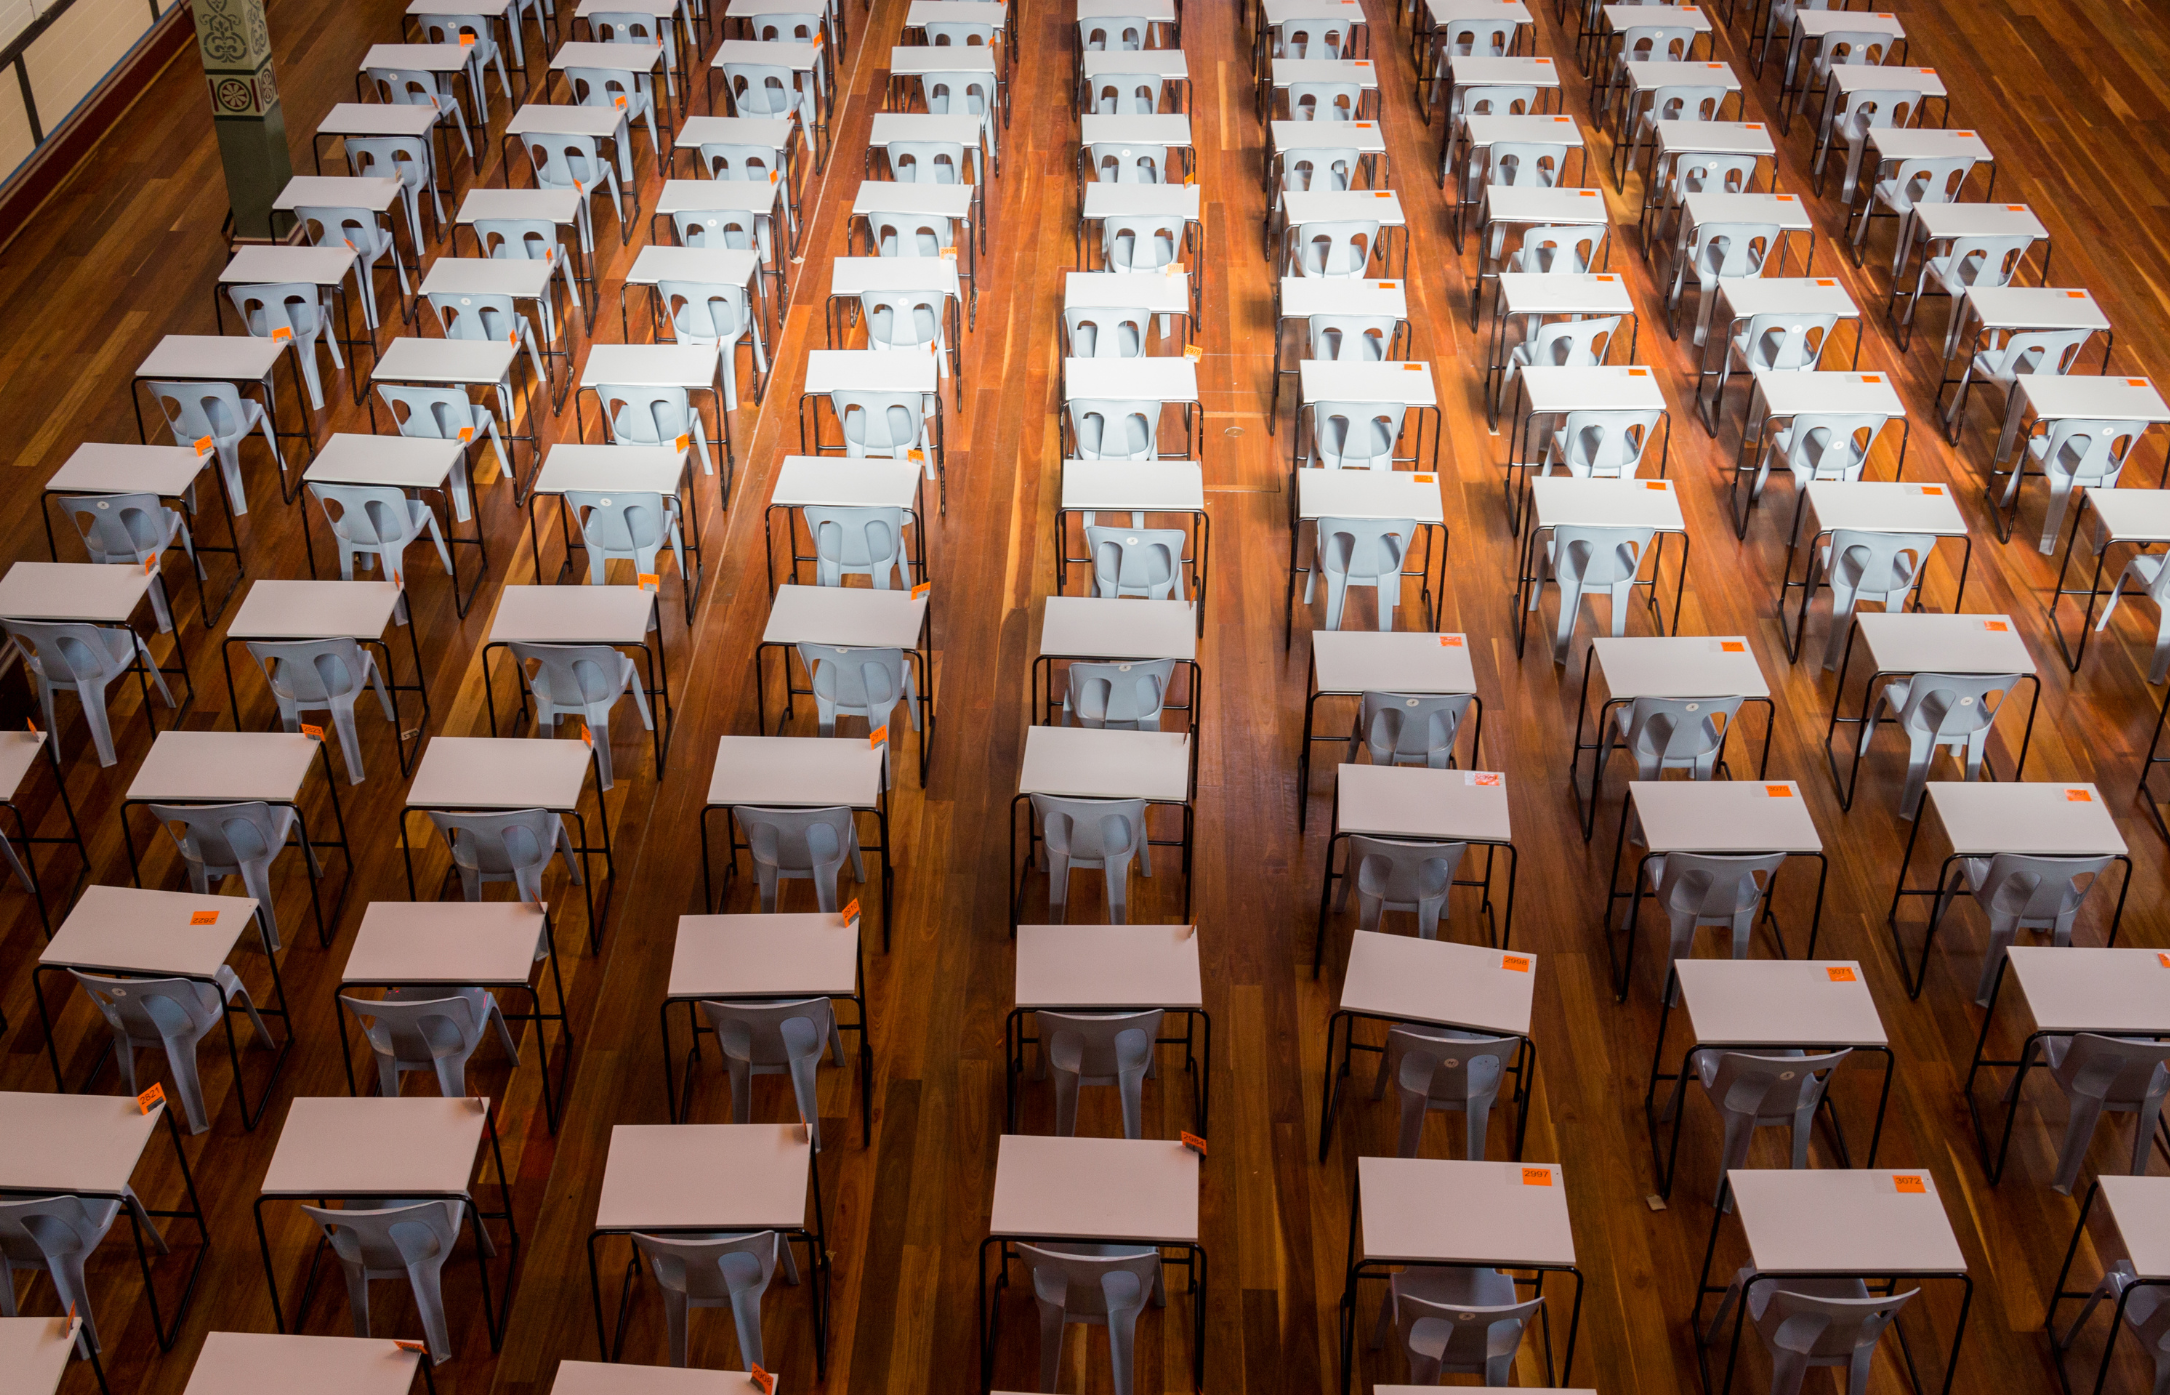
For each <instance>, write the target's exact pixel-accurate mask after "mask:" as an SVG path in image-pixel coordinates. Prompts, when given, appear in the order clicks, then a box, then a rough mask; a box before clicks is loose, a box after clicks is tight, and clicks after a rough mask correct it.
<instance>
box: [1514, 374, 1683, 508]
mask: <svg viewBox="0 0 2170 1395" xmlns="http://www.w3.org/2000/svg"><path fill="white" fill-rule="evenodd" d="M1539 362H1540V363H1543V362H1544V360H1542V359H1540V360H1539ZM1663 415H1664V412H1663V411H1661V410H1660V409H1658V408H1654V407H1653V408H1647V409H1633V408H1603V409H1596V410H1590V411H1582V412H1569V413H1568V414H1567V419H1566V420H1565V421H1563V422H1561V423H1560V434H1559V437H1558V440H1559V442H1560V454H1561V458H1562V459H1563V460H1564V461H1565V463H1566V465H1567V469H1568V471H1569V472H1570V473H1572V474H1574V475H1577V476H1579V477H1581V478H1584V479H1632V478H1633V477H1634V475H1635V472H1636V471H1637V470H1638V469H1640V468H1642V463H1643V453H1644V452H1645V451H1647V450H1649V449H1650V439H1651V437H1652V436H1653V435H1655V434H1656V432H1657V426H1658V418H1659V417H1661V416H1663Z"/></svg>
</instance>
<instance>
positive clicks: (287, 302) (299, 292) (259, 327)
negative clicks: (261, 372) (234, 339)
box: [226, 283, 324, 339]
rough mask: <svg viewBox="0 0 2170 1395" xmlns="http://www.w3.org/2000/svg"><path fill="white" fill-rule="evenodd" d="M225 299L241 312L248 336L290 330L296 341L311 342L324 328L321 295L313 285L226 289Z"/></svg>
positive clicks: (263, 336) (269, 335)
mask: <svg viewBox="0 0 2170 1395" xmlns="http://www.w3.org/2000/svg"><path fill="white" fill-rule="evenodd" d="M226 298H227V299H228V300H231V301H232V302H233V306H234V309H235V310H237V311H239V312H240V315H241V322H242V323H243V324H245V325H247V326H248V329H249V333H251V334H253V335H255V336H256V337H257V338H259V339H268V338H270V337H271V336H272V335H273V334H274V333H276V332H277V331H279V330H282V329H285V330H291V331H293V334H294V337H295V338H297V339H313V338H315V337H316V335H317V332H318V331H319V330H320V329H321V328H322V327H323V323H324V319H323V304H322V292H321V291H319V290H318V289H317V288H316V287H315V286H311V285H303V284H299V283H295V284H290V285H276V286H274V285H262V286H228V287H227V288H226Z"/></svg>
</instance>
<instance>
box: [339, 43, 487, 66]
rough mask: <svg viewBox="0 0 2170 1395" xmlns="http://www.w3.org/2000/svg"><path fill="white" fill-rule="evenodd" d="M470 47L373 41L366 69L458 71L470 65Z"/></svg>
mask: <svg viewBox="0 0 2170 1395" xmlns="http://www.w3.org/2000/svg"><path fill="white" fill-rule="evenodd" d="M467 59H468V50H467V47H466V46H465V45H462V44H371V45H370V46H369V52H368V53H367V54H364V55H363V57H362V62H361V67H362V69H363V70H364V71H367V70H369V69H371V68H411V69H420V70H421V71H423V72H425V73H456V72H458V71H459V70H460V69H462V68H464V67H466V66H467Z"/></svg>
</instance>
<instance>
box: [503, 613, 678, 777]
mask: <svg viewBox="0 0 2170 1395" xmlns="http://www.w3.org/2000/svg"><path fill="white" fill-rule="evenodd" d="M511 649H512V657H513V661H514V662H515V663H517V664H519V665H520V675H521V677H522V678H523V679H524V680H525V681H526V683H527V688H528V691H529V692H530V693H532V694H534V697H535V732H534V734H535V735H536V736H538V737H549V736H555V735H557V730H558V724H559V723H560V722H562V721H564V720H565V719H566V718H567V717H578V718H580V719H581V720H582V721H583V722H586V723H587V725H588V732H589V734H590V735H591V736H592V737H593V738H594V743H593V744H594V747H595V773H596V781H597V783H598V784H599V785H600V786H601V787H602V788H604V789H606V790H607V789H610V788H611V787H612V785H613V784H614V781H613V779H612V777H611V768H610V712H611V709H612V708H614V707H616V706H617V705H618V699H619V698H622V697H626V696H629V695H630V696H631V697H632V699H633V710H634V711H636V712H638V713H640V724H641V725H642V726H643V727H645V728H646V729H648V730H649V731H654V730H655V729H656V719H655V714H654V713H652V712H650V711H649V710H648V694H647V692H646V690H644V689H643V688H642V687H641V682H640V670H639V669H637V668H635V667H634V666H633V661H632V659H630V658H628V657H627V656H626V654H625V652H624V651H623V650H621V649H616V648H613V647H612V646H610V645H608V644H526V643H522V642H519V641H517V640H516V641H514V642H513V644H512V645H511Z"/></svg>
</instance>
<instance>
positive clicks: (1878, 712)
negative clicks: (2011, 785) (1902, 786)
mask: <svg viewBox="0 0 2170 1395" xmlns="http://www.w3.org/2000/svg"><path fill="white" fill-rule="evenodd" d="M2018 682H2019V675H2018V674H2014V673H2002V674H1983V673H1917V674H1915V675H1914V676H1913V677H1911V678H1908V679H1906V680H1905V681H1904V682H1890V683H1886V684H1885V685H1884V686H1883V687H1882V688H1881V689H1879V690H1878V691H1877V694H1876V701H1875V703H1874V704H1873V705H1872V706H1871V707H1870V708H1869V720H1868V724H1867V725H1866V726H1864V727H1862V728H1861V746H1860V753H1861V754H1862V755H1864V756H1865V755H1867V754H1868V753H1869V743H1870V742H1871V741H1873V740H1875V739H1876V724H1877V722H1878V721H1879V720H1880V719H1881V718H1882V717H1883V714H1884V709H1885V708H1886V707H1889V708H1890V709H1891V710H1892V713H1893V714H1894V716H1895V717H1896V719H1897V721H1898V724H1899V730H1901V731H1903V732H1905V733H1906V739H1907V743H1908V746H1909V750H1908V752H1907V758H1906V792H1905V794H1904V795H1903V796H1902V797H1901V798H1900V800H1899V812H1900V813H1901V814H1903V815H1904V816H1905V817H1907V818H1912V817H1914V810H1915V809H1916V808H1917V807H1918V806H1919V805H1920V804H1921V791H1922V787H1923V786H1924V785H1926V784H1927V783H1928V781H1929V762H1930V760H1931V759H1933V758H1934V757H1935V755H1936V753H1937V751H1938V749H1939V748H1947V749H1949V750H1950V751H1951V754H1952V759H1954V760H1960V761H1964V762H1965V765H1966V778H1967V779H1969V780H1972V779H1976V778H1978V777H1979V776H1980V775H1981V773H1982V752H1983V751H1984V749H1985V748H1987V746H1988V745H1989V728H1990V724H1991V723H1993V722H1995V721H1996V719H1997V713H1998V712H1999V711H2000V710H2002V708H2003V706H2004V699H2005V698H2006V697H2007V696H2009V695H2010V693H2011V690H2012V688H2013V687H2014V685H2016V684H2017V683H2018ZM1992 695H1994V697H1995V699H1996V700H1995V701H1994V702H1992V701H1991V700H1990V699H1991V697H1992Z"/></svg>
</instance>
